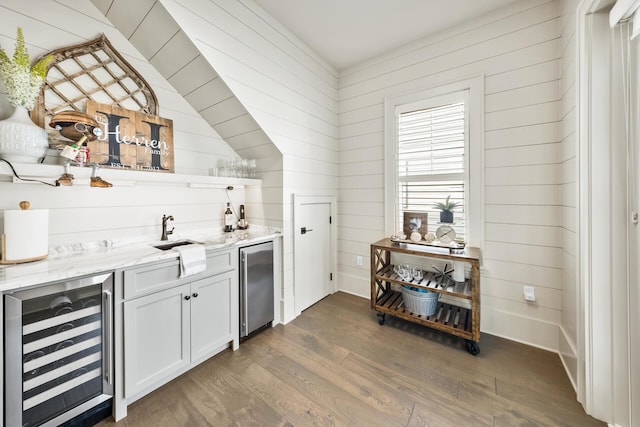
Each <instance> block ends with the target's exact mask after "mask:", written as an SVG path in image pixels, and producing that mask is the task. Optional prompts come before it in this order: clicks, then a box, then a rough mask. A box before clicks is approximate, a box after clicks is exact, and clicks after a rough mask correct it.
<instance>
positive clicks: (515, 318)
mask: <svg viewBox="0 0 640 427" xmlns="http://www.w3.org/2000/svg"><path fill="white" fill-rule="evenodd" d="M480 330H481V331H482V332H486V333H488V334H491V335H495V336H498V337H502V338H506V339H508V340H511V341H515V342H519V343H522V344H526V345H530V346H532V347H537V348H540V349H543V350H547V351H551V352H554V353H558V339H559V338H558V337H559V334H560V328H559V325H557V324H555V323H550V322H545V321H542V320H539V319H533V318H530V317H526V316H521V315H518V314H514V313H508V312H506V311H500V310H495V309H491V308H482V307H481V316H480Z"/></svg>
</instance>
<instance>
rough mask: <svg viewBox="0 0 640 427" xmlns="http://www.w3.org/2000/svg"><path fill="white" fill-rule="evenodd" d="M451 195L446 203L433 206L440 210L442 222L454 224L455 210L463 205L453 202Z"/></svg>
mask: <svg viewBox="0 0 640 427" xmlns="http://www.w3.org/2000/svg"><path fill="white" fill-rule="evenodd" d="M450 199H451V194H449V195H448V196H447V198H446V199H445V200H444V202H438V203H436V204H434V205H433V207H435V208H436V209H439V210H440V222H446V223H453V210H454V209H455V208H457V207H458V206H460V205H461V203H459V202H452V201H451V200H450Z"/></svg>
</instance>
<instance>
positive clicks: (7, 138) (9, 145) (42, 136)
mask: <svg viewBox="0 0 640 427" xmlns="http://www.w3.org/2000/svg"><path fill="white" fill-rule="evenodd" d="M52 59H53V57H52V56H51V55H47V56H45V57H43V58H41V59H39V60H38V61H36V63H35V64H33V66H31V62H30V61H29V52H28V51H27V47H26V46H25V44H24V35H23V34H22V28H20V27H18V34H17V37H16V48H15V51H14V53H13V56H11V57H10V56H9V55H8V54H7V52H5V51H4V49H1V48H0V80H2V81H3V82H4V84H5V86H6V88H7V92H6V97H7V99H8V100H9V102H10V103H11V105H13V106H14V107H15V111H14V112H13V114H12V115H11V117H9V118H7V119H5V120H2V121H0V158H1V159H3V160H5V161H14V162H21V163H37V162H38V161H40V160H41V159H43V158H44V156H45V154H46V152H47V148H48V147H49V140H48V137H47V132H46V131H45V130H44V129H43V128H42V127H41V126H37V125H35V124H34V123H33V122H32V121H31V118H30V117H29V111H31V110H33V107H34V104H35V101H36V98H37V97H38V95H39V94H40V89H41V88H42V85H43V84H44V81H45V77H46V75H47V66H48V65H49V62H50V61H51V60H52Z"/></svg>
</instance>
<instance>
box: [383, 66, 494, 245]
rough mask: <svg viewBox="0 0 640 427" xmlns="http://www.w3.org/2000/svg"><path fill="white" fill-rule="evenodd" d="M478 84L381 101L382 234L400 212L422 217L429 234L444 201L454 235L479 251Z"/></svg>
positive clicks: (395, 224) (398, 222) (397, 222)
mask: <svg viewBox="0 0 640 427" xmlns="http://www.w3.org/2000/svg"><path fill="white" fill-rule="evenodd" d="M482 82H483V78H482V77H478V78H476V79H472V80H466V81H462V82H459V83H454V84H450V85H446V86H442V87H438V88H434V89H429V90H426V91H422V92H418V93H412V94H408V95H402V96H399V97H394V98H388V99H387V100H385V183H386V186H385V211H386V232H387V234H389V235H391V234H393V233H395V232H396V231H398V230H402V224H403V217H404V215H403V213H404V212H405V211H409V212H427V213H428V231H430V232H435V230H436V228H437V227H438V223H439V222H440V211H439V210H437V209H436V208H434V207H433V205H434V204H435V203H437V202H441V201H444V200H445V199H446V197H447V196H449V195H450V196H451V200H453V201H455V202H458V203H460V206H459V207H457V208H456V209H454V222H455V224H454V228H455V229H456V234H457V235H458V236H463V237H464V239H465V241H466V242H467V243H469V244H473V245H474V246H480V236H481V232H482V230H481V227H482V218H481V209H480V206H481V200H482V176H481V171H482V117H483V115H482V104H483V103H482V102H479V101H480V100H482V93H483V90H482Z"/></svg>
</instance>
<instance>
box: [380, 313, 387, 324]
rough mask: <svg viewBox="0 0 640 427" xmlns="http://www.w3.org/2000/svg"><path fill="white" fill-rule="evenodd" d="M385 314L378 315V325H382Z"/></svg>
mask: <svg viewBox="0 0 640 427" xmlns="http://www.w3.org/2000/svg"><path fill="white" fill-rule="evenodd" d="M385 315H386V313H378V323H379V324H380V325H384V317H385Z"/></svg>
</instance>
